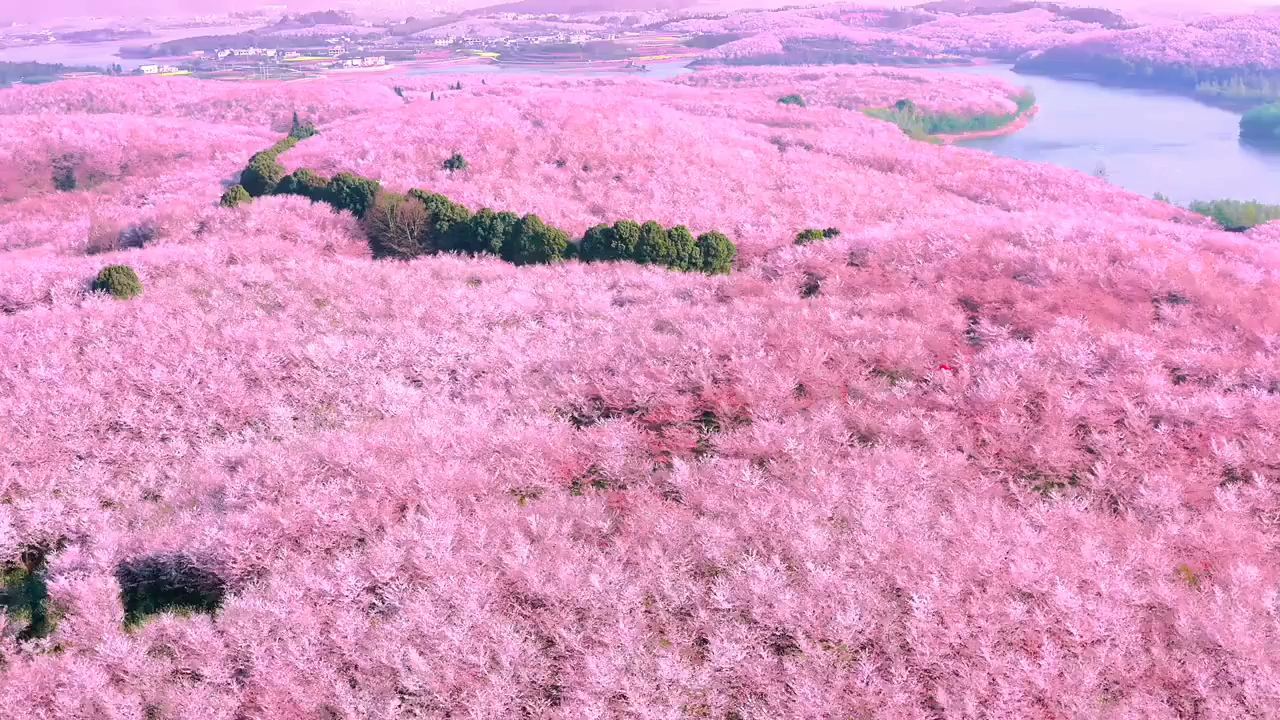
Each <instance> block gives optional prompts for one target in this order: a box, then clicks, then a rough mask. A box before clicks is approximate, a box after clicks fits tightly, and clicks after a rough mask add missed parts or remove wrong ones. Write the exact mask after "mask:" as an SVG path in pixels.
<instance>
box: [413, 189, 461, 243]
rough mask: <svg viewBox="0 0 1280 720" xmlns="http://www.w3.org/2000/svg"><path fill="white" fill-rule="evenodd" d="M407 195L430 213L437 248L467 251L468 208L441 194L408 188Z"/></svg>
mask: <svg viewBox="0 0 1280 720" xmlns="http://www.w3.org/2000/svg"><path fill="white" fill-rule="evenodd" d="M409 197H411V198H416V199H417V200H418V202H420V203H422V205H423V207H425V208H426V209H427V212H428V213H429V214H430V215H431V233H432V235H433V236H434V238H435V245H436V249H437V250H440V251H444V252H449V251H457V252H465V251H468V247H467V244H468V236H469V231H470V227H469V225H468V223H469V222H470V221H471V211H470V210H468V209H467V208H466V207H464V206H462V205H459V204H458V203H456V202H454V201H452V200H450V199H449V198H447V197H445V196H443V195H439V194H436V193H428V192H423V191H422V190H410V191H409Z"/></svg>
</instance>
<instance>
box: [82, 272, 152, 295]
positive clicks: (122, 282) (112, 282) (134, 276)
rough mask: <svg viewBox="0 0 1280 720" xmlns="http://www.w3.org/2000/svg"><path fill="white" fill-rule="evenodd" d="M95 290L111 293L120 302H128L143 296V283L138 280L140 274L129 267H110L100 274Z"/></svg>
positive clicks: (95, 281)
mask: <svg viewBox="0 0 1280 720" xmlns="http://www.w3.org/2000/svg"><path fill="white" fill-rule="evenodd" d="M93 289H94V290H95V291H97V292H105V293H110V294H111V295H113V296H114V297H116V298H117V299H120V300H128V299H129V298H132V297H136V296H138V295H140V294H142V281H141V280H139V279H138V273H136V272H134V271H133V268H131V267H129V266H128V265H108V266H107V267H105V268H103V269H102V271H101V272H99V273H98V277H97V278H96V279H95V280H94V281H93Z"/></svg>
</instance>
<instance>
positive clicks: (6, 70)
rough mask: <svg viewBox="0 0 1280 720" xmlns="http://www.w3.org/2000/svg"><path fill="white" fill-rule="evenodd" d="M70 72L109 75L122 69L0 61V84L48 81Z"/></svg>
mask: <svg viewBox="0 0 1280 720" xmlns="http://www.w3.org/2000/svg"><path fill="white" fill-rule="evenodd" d="M72 72H92V73H102V74H104V75H109V74H120V73H122V72H123V69H122V68H121V67H120V66H119V65H113V66H111V67H109V68H100V67H90V66H84V65H61V64H58V63H40V62H0V85H9V84H12V83H16V82H49V81H51V80H57V79H58V78H59V77H60V76H62V75H65V74H66V73H72Z"/></svg>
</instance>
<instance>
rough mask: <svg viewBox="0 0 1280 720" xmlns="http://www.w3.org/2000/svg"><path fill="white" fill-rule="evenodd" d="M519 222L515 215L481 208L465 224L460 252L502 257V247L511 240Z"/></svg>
mask: <svg viewBox="0 0 1280 720" xmlns="http://www.w3.org/2000/svg"><path fill="white" fill-rule="evenodd" d="M519 222H520V217H519V216H518V215H516V214H515V213H510V212H495V211H493V210H490V209H489V208H481V209H480V211H479V212H477V213H476V214H475V215H473V216H471V221H470V222H468V223H467V232H466V233H465V235H463V241H462V245H463V247H462V250H464V251H465V252H469V253H473V254H480V253H487V254H490V255H502V249H503V246H505V245H506V244H507V242H508V241H510V240H511V238H512V236H513V235H514V234H515V230H516V225H517V224H519Z"/></svg>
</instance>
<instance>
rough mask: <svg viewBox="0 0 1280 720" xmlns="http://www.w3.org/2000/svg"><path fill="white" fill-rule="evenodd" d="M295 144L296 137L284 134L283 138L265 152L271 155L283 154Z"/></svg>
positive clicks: (296, 142) (296, 141)
mask: <svg viewBox="0 0 1280 720" xmlns="http://www.w3.org/2000/svg"><path fill="white" fill-rule="evenodd" d="M297 144H298V138H296V137H293V136H292V135H290V136H286V137H285V138H284V139H282V140H280V141H279V142H277V143H276V144H275V145H272V146H271V148H270V149H268V150H267V152H268V153H270V154H272V155H276V156H279V155H282V154H284V153H285V152H288V151H289V150H292V149H293V148H294V147H295V146H296V145H297Z"/></svg>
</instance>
